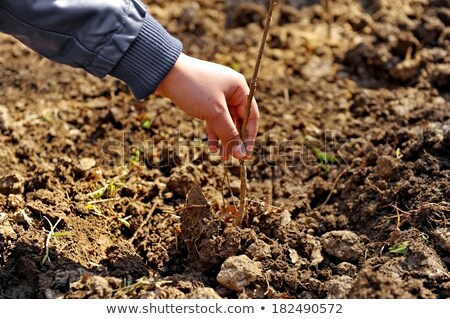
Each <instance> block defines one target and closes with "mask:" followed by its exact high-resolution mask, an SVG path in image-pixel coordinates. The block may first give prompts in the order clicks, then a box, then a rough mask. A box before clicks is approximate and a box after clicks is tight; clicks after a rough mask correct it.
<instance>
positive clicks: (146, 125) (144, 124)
mask: <svg viewBox="0 0 450 319" xmlns="http://www.w3.org/2000/svg"><path fill="white" fill-rule="evenodd" d="M152 124H153V123H152V121H151V120H149V119H146V120H144V121H142V123H141V127H142V128H143V129H144V130H146V131H148V130H150V129H151V127H152Z"/></svg>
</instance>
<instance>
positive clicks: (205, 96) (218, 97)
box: [156, 54, 259, 160]
mask: <svg viewBox="0 0 450 319" xmlns="http://www.w3.org/2000/svg"><path fill="white" fill-rule="evenodd" d="M249 91H250V89H249V87H248V85H247V82H246V80H245V77H244V76H243V75H241V74H240V73H238V72H236V71H234V70H233V69H231V68H228V67H226V66H223V65H220V64H216V63H212V62H207V61H203V60H199V59H195V58H192V57H189V56H187V55H185V54H181V55H180V57H179V58H178V60H177V62H176V63H175V65H174V67H173V68H172V70H171V71H170V72H169V74H168V75H167V76H166V78H165V79H164V80H163V81H162V82H161V84H160V86H159V87H158V89H157V90H156V94H159V95H162V96H165V97H167V98H169V99H171V100H172V102H173V103H175V104H176V105H177V106H178V107H179V108H180V109H182V110H183V111H184V112H186V113H187V114H189V115H191V116H194V117H196V118H198V119H201V120H205V121H206V127H207V132H208V146H209V150H210V151H211V152H214V153H215V152H216V151H217V150H218V141H219V139H220V141H221V144H222V147H221V156H222V159H223V160H227V159H228V158H229V156H230V155H231V156H233V157H235V158H237V159H247V158H249V154H250V152H251V150H252V148H253V145H254V141H255V139H256V134H257V131H258V125H259V111H258V106H257V104H256V101H255V100H254V99H253V102H252V105H251V113H250V117H249V121H248V136H247V140H246V141H245V146H244V143H243V142H242V141H241V139H240V137H239V132H238V130H237V128H236V124H235V123H239V122H243V120H244V117H245V107H246V104H247V95H248V94H249Z"/></svg>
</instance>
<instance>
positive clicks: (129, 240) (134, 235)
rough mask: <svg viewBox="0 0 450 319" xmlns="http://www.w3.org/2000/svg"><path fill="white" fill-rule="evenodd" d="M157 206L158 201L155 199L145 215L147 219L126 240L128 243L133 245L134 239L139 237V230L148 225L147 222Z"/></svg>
mask: <svg viewBox="0 0 450 319" xmlns="http://www.w3.org/2000/svg"><path fill="white" fill-rule="evenodd" d="M158 204H159V199H156V200H155V202H154V203H153V206H152V208H150V211H149V212H148V214H147V217H146V218H145V219H144V221H143V222H142V224H141V225H140V226H139V228H138V229H137V230H136V231H135V232H134V234H133V236H131V238H130V239H128V242H130V243H133V241H134V240H135V239H136V237H137V236H138V235H139V233H140V232H141V230H142V229H143V228H144V226H145V225H147V224H148V221H149V220H150V218H151V217H152V216H153V213H154V211H155V209H156V207H158Z"/></svg>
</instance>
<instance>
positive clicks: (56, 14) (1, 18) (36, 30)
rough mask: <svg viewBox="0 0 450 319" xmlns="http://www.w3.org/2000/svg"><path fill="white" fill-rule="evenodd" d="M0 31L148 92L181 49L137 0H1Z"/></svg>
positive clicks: (58, 59)
mask: <svg viewBox="0 0 450 319" xmlns="http://www.w3.org/2000/svg"><path fill="white" fill-rule="evenodd" d="M0 31H2V32H5V33H8V34H11V35H13V36H14V37H16V38H17V39H19V40H20V41H21V42H23V43H24V44H25V45H27V46H29V47H30V48H32V49H33V50H35V51H37V52H38V53H40V54H41V55H43V56H45V57H47V58H49V59H51V60H54V61H56V62H60V63H64V64H68V65H71V66H73V67H78V68H83V69H85V70H86V71H88V72H89V73H92V74H94V75H96V76H98V77H104V76H105V75H107V74H111V75H113V76H115V77H118V78H120V79H122V80H124V81H125V82H126V83H127V84H129V85H130V87H131V89H132V91H133V93H134V95H135V96H136V97H137V98H144V97H146V96H147V95H149V94H151V93H153V91H154V90H155V89H156V87H157V86H158V85H159V83H160V82H161V81H162V80H163V78H164V77H165V76H166V75H167V73H168V72H169V71H170V69H171V68H172V66H173V65H174V63H175V61H176V60H177V58H178V56H179V54H180V52H181V43H180V42H179V41H178V40H176V39H174V38H173V37H171V36H170V35H169V34H168V33H167V32H166V31H165V30H164V29H163V28H162V27H161V26H160V25H159V23H158V22H156V21H155V20H154V19H153V18H152V17H150V16H149V15H147V14H146V8H145V6H144V5H143V4H142V3H141V2H140V1H138V0H120V1H119V0H115V1H108V0H89V1H82V0H78V1H76V0H60V1H52V0H21V1H16V0H14V1H12V0H2V1H1V2H0Z"/></svg>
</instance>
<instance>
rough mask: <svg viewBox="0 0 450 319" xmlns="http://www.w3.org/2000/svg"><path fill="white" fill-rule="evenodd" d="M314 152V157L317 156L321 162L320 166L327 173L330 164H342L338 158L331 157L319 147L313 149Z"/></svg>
mask: <svg viewBox="0 0 450 319" xmlns="http://www.w3.org/2000/svg"><path fill="white" fill-rule="evenodd" d="M312 150H313V152H314V155H316V158H317V159H318V160H319V162H320V166H321V167H322V168H323V169H324V170H326V171H328V165H329V164H340V163H341V161H340V160H339V158H337V157H336V156H334V155H331V154H329V153H326V152H323V151H321V150H320V149H319V148H317V147H313V148H312Z"/></svg>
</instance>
